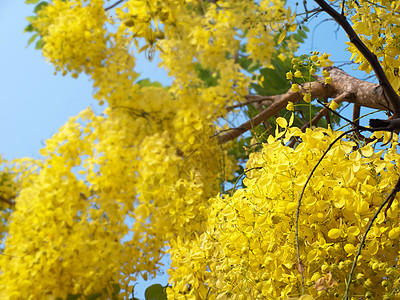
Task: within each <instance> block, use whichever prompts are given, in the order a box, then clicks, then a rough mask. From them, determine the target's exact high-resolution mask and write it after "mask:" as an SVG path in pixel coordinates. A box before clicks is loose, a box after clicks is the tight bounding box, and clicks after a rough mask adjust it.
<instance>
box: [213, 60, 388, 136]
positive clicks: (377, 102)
mask: <svg viewBox="0 0 400 300" xmlns="http://www.w3.org/2000/svg"><path fill="white" fill-rule="evenodd" d="M326 70H328V71H329V73H330V77H331V78H332V84H329V85H326V84H325V79H324V78H318V79H317V80H316V81H314V82H311V83H305V84H303V85H302V86H301V88H300V91H298V92H296V93H295V92H293V91H292V90H289V91H287V92H286V93H285V94H281V95H276V96H271V97H268V100H267V101H266V102H265V103H263V102H262V103H263V104H264V105H268V106H267V108H266V109H264V110H263V111H262V112H260V113H259V114H258V115H257V116H255V117H254V118H252V119H251V120H249V121H247V122H245V123H243V124H242V125H240V126H239V127H237V128H232V130H230V131H228V132H224V134H222V135H220V136H218V141H219V143H225V142H228V141H230V140H232V139H234V138H237V137H238V136H240V135H241V134H242V133H244V132H246V131H247V130H250V129H251V128H253V127H255V126H258V125H259V124H261V123H262V122H263V121H265V120H267V119H268V118H269V117H271V116H273V115H274V114H276V113H277V112H279V111H280V110H281V109H283V108H285V107H286V105H287V104H288V102H289V101H290V102H298V101H300V100H302V99H303V93H308V92H309V91H310V92H311V96H312V98H313V99H316V98H325V99H328V98H331V99H333V100H336V101H337V102H350V103H354V104H355V105H358V106H360V107H361V106H364V107H369V108H374V109H380V110H386V111H394V107H393V105H392V104H391V103H390V102H388V100H387V99H386V97H385V95H384V91H383V89H382V87H381V86H380V85H378V84H376V83H371V82H368V81H364V80H360V79H358V78H355V77H353V76H351V75H349V74H347V73H346V72H344V71H343V70H341V69H339V68H336V67H328V68H326ZM258 97H259V98H260V100H261V99H262V98H263V97H262V96H258ZM247 98H249V99H250V98H251V100H252V101H251V102H254V101H256V99H257V96H254V95H252V96H251V97H247Z"/></svg>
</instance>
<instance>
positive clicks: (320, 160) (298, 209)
mask: <svg viewBox="0 0 400 300" xmlns="http://www.w3.org/2000/svg"><path fill="white" fill-rule="evenodd" d="M355 130H357V129H356V128H353V129H350V130H347V131H346V132H344V133H342V134H341V135H339V136H338V137H337V138H336V139H335V140H334V141H333V142H332V143H330V144H329V146H328V148H327V149H326V150H325V152H324V154H322V156H321V158H320V159H319V160H318V162H317V164H316V165H315V166H314V168H313V169H312V171H311V173H310V175H309V176H308V178H307V181H306V183H305V184H304V186H303V190H302V191H301V194H300V197H299V200H298V202H297V209H296V223H295V235H296V252H297V262H298V265H299V270H301V272H300V275H301V294H302V295H303V294H304V290H305V284H304V274H303V272H302V270H303V263H302V261H301V258H300V244H299V217H300V206H301V200H302V199H303V196H304V192H305V190H306V187H307V184H308V182H309V181H310V180H311V177H312V176H313V174H314V172H315V170H316V169H317V168H318V166H319V164H320V163H321V162H322V160H323V159H324V157H325V156H326V154H328V152H329V150H331V148H332V147H333V145H334V144H335V143H336V142H337V141H339V140H341V139H342V138H343V137H344V136H346V135H347V134H349V133H351V132H353V131H355Z"/></svg>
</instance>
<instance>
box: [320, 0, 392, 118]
mask: <svg viewBox="0 0 400 300" xmlns="http://www.w3.org/2000/svg"><path fill="white" fill-rule="evenodd" d="M314 1H315V2H316V3H317V4H318V5H319V6H320V7H321V8H322V10H324V11H325V12H326V13H328V14H329V15H330V16H331V17H332V18H333V19H334V20H335V21H336V22H337V23H338V24H339V25H340V26H341V27H342V28H343V29H344V31H346V33H347V35H348V36H349V39H350V42H351V43H352V44H354V46H356V48H357V49H358V50H359V51H360V53H361V54H362V55H363V56H364V57H365V59H366V60H367V61H368V62H369V64H370V65H371V67H372V69H373V70H374V72H375V74H376V77H377V78H378V80H379V83H380V86H381V87H382V88H383V90H384V93H385V95H386V96H387V98H388V100H389V102H390V104H391V106H392V107H393V111H394V115H395V118H399V117H400V97H399V95H398V94H397V93H396V91H395V90H394V89H393V87H392V85H391V84H390V82H389V80H388V78H387V77H386V74H385V72H384V71H383V69H382V67H381V65H380V63H379V61H378V59H377V57H376V55H375V54H373V53H372V52H371V51H370V50H369V49H368V47H367V46H366V45H365V44H364V43H363V42H362V41H361V39H360V38H359V37H358V35H357V34H356V32H355V31H354V30H353V28H352V27H351V25H350V23H349V22H348V21H347V19H346V17H345V16H344V15H341V14H340V13H338V12H337V11H336V10H334V9H333V8H332V7H331V6H330V5H329V4H327V3H326V2H325V1H324V0H314Z"/></svg>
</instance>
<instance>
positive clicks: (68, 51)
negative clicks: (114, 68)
mask: <svg viewBox="0 0 400 300" xmlns="http://www.w3.org/2000/svg"><path fill="white" fill-rule="evenodd" d="M103 3H104V1H103V0H94V1H93V0H92V1H90V3H89V4H86V5H84V4H83V3H82V1H79V0H73V1H62V0H54V1H53V3H51V4H50V5H48V6H46V8H45V9H43V10H41V11H40V12H39V18H38V20H37V21H35V22H34V26H35V27H36V28H37V30H38V31H39V33H40V34H41V36H42V37H43V41H44V42H45V45H44V46H43V55H44V56H45V57H46V58H47V59H48V60H49V61H50V62H51V63H52V64H54V66H55V67H56V70H57V71H63V74H64V75H65V74H66V73H67V71H69V72H72V74H73V76H78V74H79V73H80V72H82V71H84V72H89V71H90V70H93V69H95V68H100V67H101V63H102V60H103V59H104V58H105V49H106V42H107V37H106V35H105V33H106V31H105V28H104V23H105V21H106V20H107V18H106V14H105V11H104V9H103Z"/></svg>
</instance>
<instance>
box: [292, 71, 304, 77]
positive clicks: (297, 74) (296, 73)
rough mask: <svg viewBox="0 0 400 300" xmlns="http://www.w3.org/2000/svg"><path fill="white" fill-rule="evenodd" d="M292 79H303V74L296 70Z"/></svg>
mask: <svg viewBox="0 0 400 300" xmlns="http://www.w3.org/2000/svg"><path fill="white" fill-rule="evenodd" d="M294 77H297V78H301V77H303V74H301V72H300V71H299V70H297V71H296V72H294Z"/></svg>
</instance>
